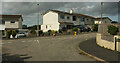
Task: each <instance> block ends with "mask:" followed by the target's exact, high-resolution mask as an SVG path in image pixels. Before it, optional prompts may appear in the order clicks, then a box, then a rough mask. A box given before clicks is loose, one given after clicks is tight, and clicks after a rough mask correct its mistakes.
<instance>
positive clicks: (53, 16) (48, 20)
mask: <svg viewBox="0 0 120 63" xmlns="http://www.w3.org/2000/svg"><path fill="white" fill-rule="evenodd" d="M46 26H47V28H46ZM41 30H43V32H47V31H48V30H56V31H58V30H59V22H58V13H55V12H52V11H49V12H48V13H46V14H45V15H44V16H43V25H41Z"/></svg>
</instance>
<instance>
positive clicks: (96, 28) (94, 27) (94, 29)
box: [92, 24, 98, 32]
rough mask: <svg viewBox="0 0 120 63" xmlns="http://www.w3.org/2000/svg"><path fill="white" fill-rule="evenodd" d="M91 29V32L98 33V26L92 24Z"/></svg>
mask: <svg viewBox="0 0 120 63" xmlns="http://www.w3.org/2000/svg"><path fill="white" fill-rule="evenodd" d="M92 28H93V31H96V32H97V31H98V24H94V25H93V27H92Z"/></svg>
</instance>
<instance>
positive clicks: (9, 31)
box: [6, 30, 11, 38]
mask: <svg viewBox="0 0 120 63" xmlns="http://www.w3.org/2000/svg"><path fill="white" fill-rule="evenodd" d="M10 35H11V30H7V31H6V37H7V38H10Z"/></svg>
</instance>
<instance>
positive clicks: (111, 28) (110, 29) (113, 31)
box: [108, 25, 119, 35]
mask: <svg viewBox="0 0 120 63" xmlns="http://www.w3.org/2000/svg"><path fill="white" fill-rule="evenodd" d="M117 32H119V30H118V27H116V26H113V25H109V26H108V33H110V34H111V35H117Z"/></svg>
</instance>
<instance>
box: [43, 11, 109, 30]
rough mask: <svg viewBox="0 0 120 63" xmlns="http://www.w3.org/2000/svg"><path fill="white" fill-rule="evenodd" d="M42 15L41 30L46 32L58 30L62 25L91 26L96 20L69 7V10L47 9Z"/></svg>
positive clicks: (69, 26)
mask: <svg viewBox="0 0 120 63" xmlns="http://www.w3.org/2000/svg"><path fill="white" fill-rule="evenodd" d="M42 15H43V24H42V25H41V30H43V32H47V31H48V30H56V31H58V30H59V29H62V28H63V27H66V28H68V29H69V28H71V27H72V26H73V25H88V26H91V25H93V24H94V22H95V21H96V18H95V17H92V16H88V15H84V14H79V13H74V12H73V10H72V9H70V12H63V11H58V10H48V11H46V12H45V13H43V14H42ZM108 21H109V20H108Z"/></svg>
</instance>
